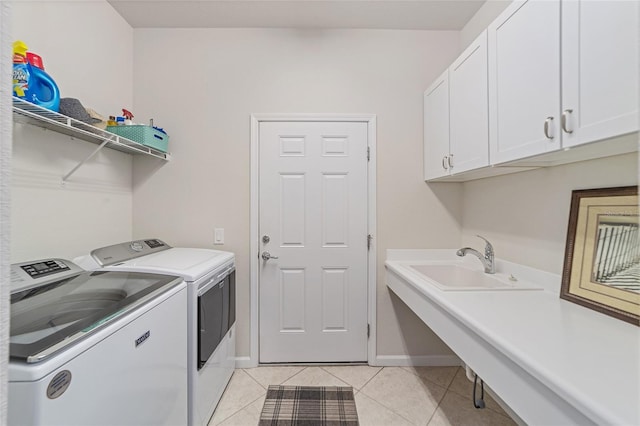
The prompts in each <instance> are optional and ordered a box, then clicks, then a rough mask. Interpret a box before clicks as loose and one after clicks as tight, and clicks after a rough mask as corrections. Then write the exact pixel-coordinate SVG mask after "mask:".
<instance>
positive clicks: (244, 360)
mask: <svg viewBox="0 0 640 426" xmlns="http://www.w3.org/2000/svg"><path fill="white" fill-rule="evenodd" d="M257 366H258V363H257V362H254V361H253V360H252V359H251V357H248V356H237V357H236V368H254V367H257Z"/></svg>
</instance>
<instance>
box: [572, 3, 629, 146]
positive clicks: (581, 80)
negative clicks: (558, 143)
mask: <svg viewBox="0 0 640 426" xmlns="http://www.w3.org/2000/svg"><path fill="white" fill-rule="evenodd" d="M638 7H639V6H638V2H637V1H613V0H611V1H606V2H605V1H584V0H582V1H566V2H562V100H563V111H566V113H565V114H567V117H566V118H567V126H566V127H567V130H569V131H571V133H566V132H565V133H563V134H562V137H563V141H562V144H563V146H564V147H568V146H575V145H579V144H582V143H586V142H592V141H596V140H600V139H605V138H608V137H611V136H617V135H622V134H625V133H630V132H634V131H637V130H638V74H639V73H640V68H639V66H638V64H639V61H638V56H639V55H638V29H639V28H640V27H639V24H638V22H639V19H638ZM569 110H570V112H569Z"/></svg>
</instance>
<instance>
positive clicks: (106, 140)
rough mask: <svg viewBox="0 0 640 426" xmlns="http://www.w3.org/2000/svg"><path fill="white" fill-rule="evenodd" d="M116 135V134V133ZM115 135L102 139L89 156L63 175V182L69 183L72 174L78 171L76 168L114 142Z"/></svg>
mask: <svg viewBox="0 0 640 426" xmlns="http://www.w3.org/2000/svg"><path fill="white" fill-rule="evenodd" d="M114 137H115V135H114ZM114 137H110V138H108V139H105V140H104V141H102V143H101V144H100V145H99V146H98V147H97V148H96V149H95V150H94V151H93V152H92V153H91V154H89V155H88V156H87V158H85V159H84V160H82V161H81V162H79V163H78V164H77V165H76V166H75V167H74V168H73V169H71V170H70V171H69V173H67V174H66V175H64V176H62V184H63V185H64V184H65V183H67V180H69V177H71V175H72V174H74V173H75V172H76V170H78V169H79V168H80V167H82V165H83V164H84V163H86V162H87V161H89V160H90V159H91V158H93V156H94V155H96V154H97V153H98V152H99V151H100V150H101V149H102V148H104V147H105V146H106V145H107V144H108V143H109V142H113V141H114Z"/></svg>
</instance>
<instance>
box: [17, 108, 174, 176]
mask: <svg viewBox="0 0 640 426" xmlns="http://www.w3.org/2000/svg"><path fill="white" fill-rule="evenodd" d="M13 119H14V121H16V122H20V123H25V124H30V125H34V126H38V127H42V128H45V129H49V130H53V131H55V132H57V133H62V134H65V135H67V136H71V137H75V138H77V139H82V140H85V141H87V142H91V143H94V144H96V145H99V146H98V148H96V150H95V151H93V152H92V153H91V155H89V156H88V157H87V158H85V159H84V160H83V161H81V162H80V163H79V164H78V165H77V166H76V167H74V168H73V170H71V171H70V172H69V173H67V174H66V175H65V176H63V178H62V181H63V182H66V180H67V179H68V178H69V177H70V176H71V175H72V174H73V173H74V172H75V171H76V170H77V169H78V168H80V166H82V165H83V164H84V163H85V162H86V161H88V160H89V159H90V158H91V157H93V156H94V155H95V154H97V153H98V151H100V150H101V149H102V148H104V147H106V148H110V149H114V150H116V151H121V152H126V153H128V154H134V155H147V156H151V157H155V158H159V159H161V160H164V161H169V160H171V154H169V153H165V152H162V151H158V150H157V149H153V148H151V147H148V146H145V145H142V144H140V143H138V142H135V141H132V140H130V139H127V138H124V137H122V136H118V135H116V134H114V133H111V132H107V131H106V130H102V129H99V128H97V127H94V126H92V125H90V124H87V123H84V122H82V121H79V120H76V119H74V118H71V117H67V116H66V115H63V114H59V113H57V112H54V111H50V110H48V109H46V108H42V107H40V106H38V105H35V104H32V103H30V102H27V101H25V100H22V99H20V98H17V97H15V96H14V97H13Z"/></svg>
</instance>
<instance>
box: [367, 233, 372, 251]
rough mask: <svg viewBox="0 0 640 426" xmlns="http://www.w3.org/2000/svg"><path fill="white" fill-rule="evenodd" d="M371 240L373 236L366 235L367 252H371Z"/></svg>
mask: <svg viewBox="0 0 640 426" xmlns="http://www.w3.org/2000/svg"><path fill="white" fill-rule="evenodd" d="M371 240H373V235H371V234H369V235H367V250H371Z"/></svg>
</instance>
